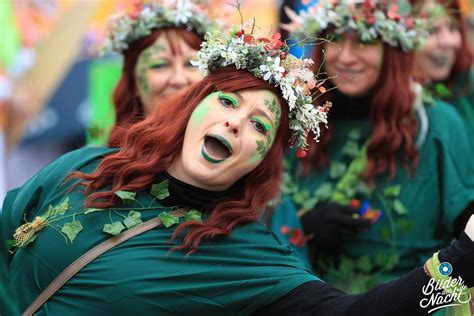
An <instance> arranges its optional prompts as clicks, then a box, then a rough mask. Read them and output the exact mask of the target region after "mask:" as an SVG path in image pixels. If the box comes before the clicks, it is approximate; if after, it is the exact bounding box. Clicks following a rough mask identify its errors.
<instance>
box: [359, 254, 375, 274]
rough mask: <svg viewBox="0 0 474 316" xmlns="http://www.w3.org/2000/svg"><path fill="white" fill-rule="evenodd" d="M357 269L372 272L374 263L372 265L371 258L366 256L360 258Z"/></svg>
mask: <svg viewBox="0 0 474 316" xmlns="http://www.w3.org/2000/svg"><path fill="white" fill-rule="evenodd" d="M356 268H357V269H359V270H360V271H362V272H370V271H372V268H373V266H372V263H370V259H369V256H367V255H365V256H362V257H360V258H359V259H358V260H357V261H356Z"/></svg>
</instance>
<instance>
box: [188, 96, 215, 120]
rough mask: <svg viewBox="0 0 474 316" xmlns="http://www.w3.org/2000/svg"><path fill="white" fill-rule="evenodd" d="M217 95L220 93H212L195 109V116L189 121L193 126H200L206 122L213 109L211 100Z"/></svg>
mask: <svg viewBox="0 0 474 316" xmlns="http://www.w3.org/2000/svg"><path fill="white" fill-rule="evenodd" d="M217 94H219V92H214V93H211V94H210V95H208V96H207V97H205V98H204V99H203V100H202V101H201V102H200V103H199V104H198V106H197V107H196V108H195V109H194V111H193V114H191V118H190V119H189V123H190V124H192V125H193V126H199V125H201V124H202V123H203V122H204V120H205V118H206V116H207V114H208V113H209V110H210V109H211V107H212V101H211V100H212V99H213V98H214V97H215V95H217Z"/></svg>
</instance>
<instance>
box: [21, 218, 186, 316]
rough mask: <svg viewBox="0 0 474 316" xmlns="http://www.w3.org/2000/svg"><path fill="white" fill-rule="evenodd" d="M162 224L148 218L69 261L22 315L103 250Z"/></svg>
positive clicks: (30, 310) (158, 219)
mask: <svg viewBox="0 0 474 316" xmlns="http://www.w3.org/2000/svg"><path fill="white" fill-rule="evenodd" d="M171 214H172V215H174V216H177V217H182V216H184V214H185V213H184V212H183V211H182V210H176V211H172V212H171ZM161 224H162V222H161V219H160V218H159V217H155V218H153V219H150V220H148V221H146V222H144V223H143V224H140V225H138V226H135V227H133V228H131V229H129V230H127V231H125V232H123V233H121V234H120V235H117V236H114V237H112V238H110V239H108V240H106V241H104V242H102V243H101V244H99V245H97V246H95V247H94V248H92V249H90V250H89V251H87V252H86V253H84V254H83V255H82V256H80V257H79V258H78V259H77V260H76V261H74V262H73V263H71V264H70V265H69V266H68V267H67V268H66V269H64V271H63V272H61V273H60V274H59V275H58V276H57V277H56V278H55V279H54V280H53V281H52V282H51V283H50V284H49V285H48V287H46V289H44V290H43V292H41V294H40V295H38V297H36V299H35V300H34V301H33V303H31V305H30V306H29V307H28V308H27V309H26V310H25V311H24V312H23V314H22V315H23V316H31V315H33V313H35V312H36V311H37V310H38V309H39V308H40V307H41V306H42V305H43V304H44V303H45V302H46V301H47V300H48V299H49V298H50V297H51V296H53V295H54V293H56V292H57V291H58V290H59V289H60V288H61V287H62V286H63V285H64V284H65V283H66V282H67V281H69V280H70V279H71V278H72V277H73V276H74V275H75V274H76V273H77V272H79V271H80V270H81V269H82V268H84V267H85V266H86V265H87V264H89V263H90V262H91V261H92V260H94V259H95V258H97V257H98V256H100V255H101V254H103V253H104V252H106V251H108V250H110V249H112V248H113V247H115V246H117V245H120V244H121V243H123V242H124V241H126V240H128V239H130V238H132V237H134V236H137V235H140V234H142V233H144V232H146V231H149V230H151V229H153V228H155V227H158V226H160V225H161Z"/></svg>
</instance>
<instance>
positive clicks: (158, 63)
mask: <svg viewBox="0 0 474 316" xmlns="http://www.w3.org/2000/svg"><path fill="white" fill-rule="evenodd" d="M166 66H168V63H167V62H166V61H164V60H157V61H153V62H150V64H149V68H151V69H159V68H164V67H166Z"/></svg>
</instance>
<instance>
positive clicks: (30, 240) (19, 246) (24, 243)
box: [17, 235, 38, 248]
mask: <svg viewBox="0 0 474 316" xmlns="http://www.w3.org/2000/svg"><path fill="white" fill-rule="evenodd" d="M37 237H38V235H33V236H31V238H30V239H28V240H25V241H23V242H22V243H21V244H19V245H18V246H17V247H18V248H24V247H26V246H27V245H28V244H31V243H32V242H33V241H35V240H36V238H37Z"/></svg>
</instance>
